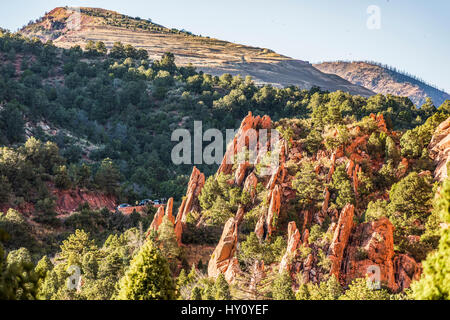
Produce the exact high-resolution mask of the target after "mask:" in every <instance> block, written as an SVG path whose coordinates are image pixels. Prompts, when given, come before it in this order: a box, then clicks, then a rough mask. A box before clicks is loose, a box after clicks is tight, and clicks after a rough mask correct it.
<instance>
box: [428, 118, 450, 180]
mask: <svg viewBox="0 0 450 320" xmlns="http://www.w3.org/2000/svg"><path fill="white" fill-rule="evenodd" d="M428 150H429V151H430V156H431V157H432V158H433V160H434V164H435V165H436V170H435V171H434V178H435V179H436V180H438V181H444V180H445V179H446V178H447V177H448V166H449V164H448V163H449V162H450V117H449V118H447V120H445V121H444V122H442V123H441V124H440V125H439V126H438V127H437V128H436V131H435V132H434V135H433V137H432V139H431V142H430V144H429V146H428Z"/></svg>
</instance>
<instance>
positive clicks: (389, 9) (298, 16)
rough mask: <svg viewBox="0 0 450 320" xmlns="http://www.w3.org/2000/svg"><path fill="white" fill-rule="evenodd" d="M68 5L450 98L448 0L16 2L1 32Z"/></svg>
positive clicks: (2, 10)
mask: <svg viewBox="0 0 450 320" xmlns="http://www.w3.org/2000/svg"><path fill="white" fill-rule="evenodd" d="M66 5H67V6H85V7H98V8H104V9H109V10H114V11H118V12H120V13H123V14H126V15H129V16H133V17H141V18H146V19H148V18H151V19H152V21H153V22H155V23H159V24H162V25H164V26H166V27H170V28H177V29H185V30H188V31H191V32H193V33H194V34H197V35H203V36H210V37H214V38H218V39H222V40H227V41H232V42H236V43H241V44H246V45H251V46H256V47H262V48H270V49H272V50H274V51H276V52H278V53H280V54H284V55H286V56H289V57H292V58H295V59H300V60H305V61H309V62H311V63H316V62H321V61H333V60H371V61H377V62H381V63H383V64H388V65H391V66H394V67H396V68H397V69H399V70H403V71H406V72H408V73H410V74H413V75H415V76H418V77H419V78H421V79H423V80H425V81H426V82H428V83H431V84H433V85H436V86H437V87H438V88H440V89H444V90H445V91H447V92H450V58H449V53H450V1H448V0H433V1H429V0H428V1H427V0H414V1H410V0H276V1H274V0H272V1H267V0H259V1H258V0H227V1H217V0H189V1H186V0H157V1H155V0H127V1H123V0H97V1H72V0H62V1H60V0H43V1H31V0H27V1H25V0H14V1H1V3H0V27H3V28H6V29H9V30H12V31H15V30H17V29H18V28H20V27H21V26H23V25H25V24H27V23H28V21H30V20H34V19H36V18H38V17H40V16H42V15H43V14H44V13H45V12H46V11H50V10H52V9H53V8H54V7H58V6H66ZM374 6H375V9H373V7H374ZM368 9H370V10H368ZM373 10H375V11H373Z"/></svg>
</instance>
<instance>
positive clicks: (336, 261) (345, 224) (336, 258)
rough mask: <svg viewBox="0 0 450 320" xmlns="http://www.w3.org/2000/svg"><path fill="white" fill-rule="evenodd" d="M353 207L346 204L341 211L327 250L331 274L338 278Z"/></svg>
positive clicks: (353, 210) (351, 225)
mask: <svg viewBox="0 0 450 320" xmlns="http://www.w3.org/2000/svg"><path fill="white" fill-rule="evenodd" d="M354 213H355V207H354V206H353V205H351V204H347V205H346V206H345V207H344V208H343V209H342V211H341V214H340V216H339V221H338V223H337V226H336V229H335V231H334V236H333V240H332V242H331V245H330V248H329V250H328V257H329V258H330V260H331V271H330V273H331V274H334V275H335V276H336V278H338V279H339V275H340V272H341V264H342V258H343V255H344V249H345V247H346V246H347V243H348V239H349V237H350V233H351V230H352V227H353V216H354Z"/></svg>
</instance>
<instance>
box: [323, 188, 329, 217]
mask: <svg viewBox="0 0 450 320" xmlns="http://www.w3.org/2000/svg"><path fill="white" fill-rule="evenodd" d="M329 202H330V191H329V190H328V187H325V191H324V200H323V204H322V213H323V214H325V213H326V212H327V211H328V203H329Z"/></svg>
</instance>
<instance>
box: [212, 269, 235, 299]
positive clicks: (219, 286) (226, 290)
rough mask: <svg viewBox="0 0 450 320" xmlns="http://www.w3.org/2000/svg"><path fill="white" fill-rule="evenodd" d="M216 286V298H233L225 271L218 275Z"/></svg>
mask: <svg viewBox="0 0 450 320" xmlns="http://www.w3.org/2000/svg"><path fill="white" fill-rule="evenodd" d="M214 287H215V292H216V293H215V299H216V300H231V294H230V286H229V284H228V282H227V281H226V280H225V276H224V275H223V273H220V274H219V276H218V277H217V279H216V282H215V284H214Z"/></svg>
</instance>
